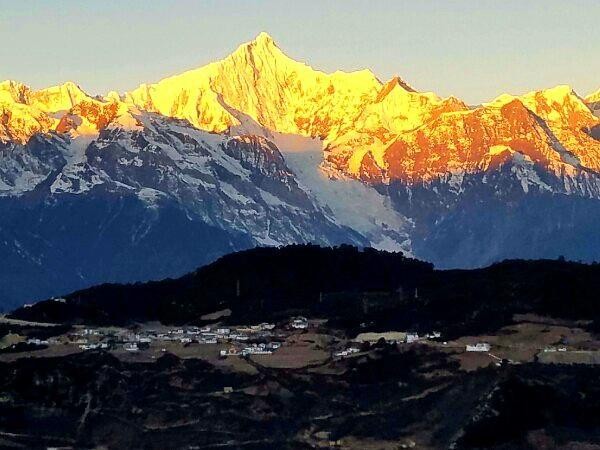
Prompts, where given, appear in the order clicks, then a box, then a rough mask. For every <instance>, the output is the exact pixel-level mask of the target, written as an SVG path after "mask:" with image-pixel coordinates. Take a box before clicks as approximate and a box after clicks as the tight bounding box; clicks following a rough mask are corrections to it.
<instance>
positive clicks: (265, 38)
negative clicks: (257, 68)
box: [254, 31, 275, 45]
mask: <svg viewBox="0 0 600 450" xmlns="http://www.w3.org/2000/svg"><path fill="white" fill-rule="evenodd" d="M254 42H255V43H257V44H262V45H269V44H275V41H274V40H273V38H272V37H271V35H270V34H269V33H267V32H266V31H261V32H260V33H259V34H258V36H256V38H255V39H254Z"/></svg>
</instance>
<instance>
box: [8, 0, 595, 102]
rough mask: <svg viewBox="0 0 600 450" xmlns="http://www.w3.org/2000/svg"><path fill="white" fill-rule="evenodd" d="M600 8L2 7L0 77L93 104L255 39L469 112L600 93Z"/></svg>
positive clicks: (589, 1)
mask: <svg viewBox="0 0 600 450" xmlns="http://www.w3.org/2000/svg"><path fill="white" fill-rule="evenodd" d="M599 19H600V1H598V0H568V1H566V0H471V1H467V0H437V1H433V0H415V1H413V0H410V1H409V0H406V1H403V0H364V1H362V0H361V1H358V0H335V1H334V0H279V1H276V0H204V1H202V0H197V1H192V0H170V1H166V0H102V1H82V0H52V1H48V0H44V1H42V0H40V1H37V0H28V1H23V0H0V42H1V43H2V45H0V79H7V78H10V79H16V80H19V81H22V82H24V83H27V84H29V85H31V86H33V87H35V88H41V87H45V86H49V85H53V84H58V83H61V82H64V81H67V80H72V81H75V82H77V83H78V84H80V85H81V86H82V87H83V88H84V89H85V90H87V91H88V92H89V93H92V94H102V93H106V92H107V91H109V90H117V91H120V92H122V91H125V90H130V89H132V88H134V87H136V86H137V85H138V84H140V83H142V82H152V81H157V80H159V79H160V78H163V77H165V76H168V75H174V74H176V73H179V72H181V71H183V70H186V69H190V68H194V67H198V66H200V65H204V64H206V63H208V62H211V61H214V60H216V59H219V58H222V57H224V56H226V55H227V54H229V53H230V52H231V51H233V50H234V49H235V48H236V47H237V46H238V45H239V44H241V43H242V42H245V41H249V40H251V39H252V38H254V37H255V35H257V34H258V33H259V32H260V31H267V32H268V33H269V34H271V36H273V38H274V39H275V41H276V42H277V43H278V44H279V46H280V47H281V48H282V49H283V50H284V51H285V52H286V53H287V54H288V55H289V56H291V57H293V58H295V59H299V60H302V61H306V62H308V63H309V64H310V65H312V66H313V67H315V68H318V69H321V70H326V71H333V70H335V69H342V70H354V69H361V68H370V69H371V70H373V72H375V74H376V75H377V76H378V77H379V78H380V79H382V81H385V79H387V78H390V77H391V76H393V75H395V74H398V75H400V76H401V77H402V78H404V79H405V80H406V81H407V82H409V83H410V84H412V85H414V86H415V87H416V88H417V89H419V90H432V91H435V92H437V93H438V94H440V95H443V96H447V95H455V96H458V97H461V98H463V99H465V100H466V101H468V102H471V103H477V102H481V101H485V100H488V99H491V98H493V97H495V96H496V95H498V94H500V93H502V92H510V93H515V94H519V93H524V92H526V91H529V90H532V89H538V88H543V87H551V86H554V85H556V84H570V85H572V86H573V87H574V88H575V89H576V90H577V92H579V94H581V95H587V94H589V93H590V92H591V91H594V90H596V89H598V88H600V24H599Z"/></svg>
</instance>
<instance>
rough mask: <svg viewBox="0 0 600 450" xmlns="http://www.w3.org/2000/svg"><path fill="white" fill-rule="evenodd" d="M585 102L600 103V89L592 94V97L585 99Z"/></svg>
mask: <svg viewBox="0 0 600 450" xmlns="http://www.w3.org/2000/svg"><path fill="white" fill-rule="evenodd" d="M585 101H586V102H587V103H595V102H600V89H598V90H597V91H596V92H593V93H591V94H590V95H588V96H587V97H586V98H585Z"/></svg>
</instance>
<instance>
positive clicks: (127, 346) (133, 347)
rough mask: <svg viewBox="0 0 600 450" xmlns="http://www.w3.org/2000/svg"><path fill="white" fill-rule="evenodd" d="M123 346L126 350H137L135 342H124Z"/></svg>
mask: <svg viewBox="0 0 600 450" xmlns="http://www.w3.org/2000/svg"><path fill="white" fill-rule="evenodd" d="M123 348H124V349H125V350H126V351H128V352H137V351H138V350H139V348H138V345H137V342H126V343H125V344H124V345H123Z"/></svg>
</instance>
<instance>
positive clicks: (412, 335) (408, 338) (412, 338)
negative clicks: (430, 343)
mask: <svg viewBox="0 0 600 450" xmlns="http://www.w3.org/2000/svg"><path fill="white" fill-rule="evenodd" d="M418 340H419V335H418V334H417V333H408V334H407V335H406V343H407V344H412V343H413V342H417V341H418Z"/></svg>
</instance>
